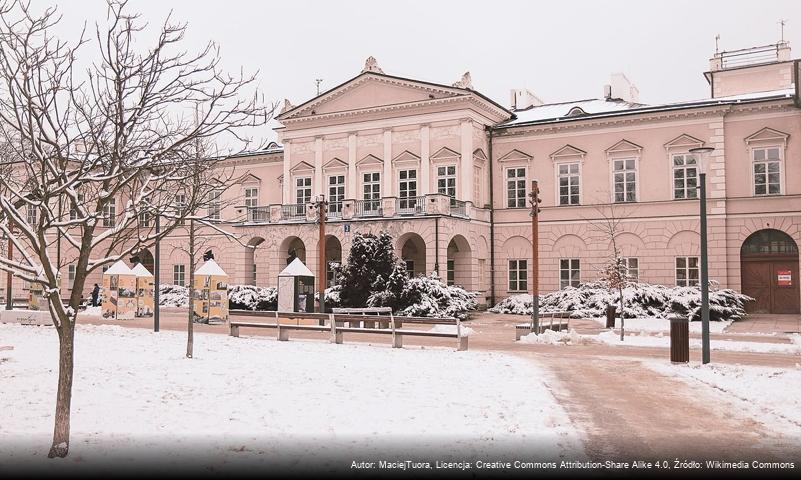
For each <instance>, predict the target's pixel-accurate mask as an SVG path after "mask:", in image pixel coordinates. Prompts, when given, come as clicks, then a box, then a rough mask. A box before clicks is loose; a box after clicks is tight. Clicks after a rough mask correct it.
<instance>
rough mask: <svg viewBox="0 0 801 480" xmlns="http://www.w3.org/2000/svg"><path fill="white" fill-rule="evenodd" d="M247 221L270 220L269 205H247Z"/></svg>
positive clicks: (260, 221) (261, 221)
mask: <svg viewBox="0 0 801 480" xmlns="http://www.w3.org/2000/svg"><path fill="white" fill-rule="evenodd" d="M247 209H248V216H247V220H246V221H248V222H254V223H267V222H269V221H270V207H247Z"/></svg>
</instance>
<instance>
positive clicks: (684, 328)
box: [668, 315, 690, 363]
mask: <svg viewBox="0 0 801 480" xmlns="http://www.w3.org/2000/svg"><path fill="white" fill-rule="evenodd" d="M668 319H669V320H670V362H671V363H687V362H689V361H690V319H689V318H688V317H684V316H682V315H670V316H669V317H668Z"/></svg>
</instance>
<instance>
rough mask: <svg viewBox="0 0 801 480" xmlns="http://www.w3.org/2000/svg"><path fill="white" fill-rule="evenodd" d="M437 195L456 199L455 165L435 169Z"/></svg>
mask: <svg viewBox="0 0 801 480" xmlns="http://www.w3.org/2000/svg"><path fill="white" fill-rule="evenodd" d="M437 193H441V194H444V195H448V196H449V197H451V198H452V199H453V198H456V165H443V166H441V167H437Z"/></svg>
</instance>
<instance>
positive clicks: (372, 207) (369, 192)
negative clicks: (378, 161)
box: [362, 172, 381, 212]
mask: <svg viewBox="0 0 801 480" xmlns="http://www.w3.org/2000/svg"><path fill="white" fill-rule="evenodd" d="M362 195H363V196H362V198H363V199H364V200H365V201H364V210H365V211H368V212H377V211H378V210H379V209H380V207H381V173H379V172H369V173H364V174H362Z"/></svg>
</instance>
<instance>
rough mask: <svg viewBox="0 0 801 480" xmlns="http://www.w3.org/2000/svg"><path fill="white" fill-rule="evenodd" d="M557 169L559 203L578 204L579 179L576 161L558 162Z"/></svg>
mask: <svg viewBox="0 0 801 480" xmlns="http://www.w3.org/2000/svg"><path fill="white" fill-rule="evenodd" d="M558 169H559V170H558V172H559V173H558V175H559V205H578V204H579V188H580V181H581V180H580V175H579V164H578V162H575V163H560V164H559V165H558Z"/></svg>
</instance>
